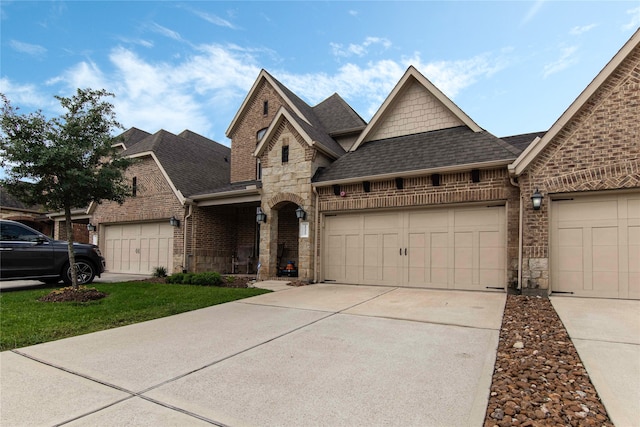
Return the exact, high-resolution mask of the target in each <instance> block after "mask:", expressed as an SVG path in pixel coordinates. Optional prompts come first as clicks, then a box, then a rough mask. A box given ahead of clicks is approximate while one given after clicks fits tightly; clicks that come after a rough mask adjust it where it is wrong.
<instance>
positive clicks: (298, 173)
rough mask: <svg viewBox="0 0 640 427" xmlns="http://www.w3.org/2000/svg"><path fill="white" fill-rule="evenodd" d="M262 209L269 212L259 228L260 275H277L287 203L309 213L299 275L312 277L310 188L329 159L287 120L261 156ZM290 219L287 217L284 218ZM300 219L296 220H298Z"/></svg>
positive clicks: (300, 248) (301, 244)
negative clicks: (285, 148)
mask: <svg viewBox="0 0 640 427" xmlns="http://www.w3.org/2000/svg"><path fill="white" fill-rule="evenodd" d="M283 145H288V146H289V161H288V162H286V163H283V162H282V147H283ZM261 163H262V209H263V211H264V212H265V213H266V214H267V224H263V225H261V227H260V263H261V270H260V278H266V277H273V276H275V275H276V273H277V271H276V258H277V246H278V241H279V238H278V232H279V230H278V224H279V222H280V220H281V218H280V217H279V216H280V213H281V212H280V210H281V209H282V208H283V207H285V206H287V204H288V203H294V204H296V205H299V206H302V208H303V209H304V210H305V211H306V213H307V218H306V221H307V222H309V226H310V228H311V229H310V235H309V237H308V238H299V239H298V255H297V257H298V277H299V278H300V279H301V280H311V279H312V278H313V252H312V248H314V247H315V244H314V231H313V226H314V224H315V218H314V215H315V199H314V196H313V190H312V188H311V176H313V173H314V172H315V171H316V169H317V167H318V166H320V165H322V166H324V165H326V164H328V160H327V159H326V158H324V157H323V156H322V155H320V154H319V153H318V152H317V151H316V150H315V149H313V148H311V147H310V146H309V145H308V144H307V143H306V142H305V141H304V140H303V139H302V137H301V136H300V135H299V134H298V132H297V131H296V130H295V129H294V128H293V127H292V126H291V125H290V124H289V123H287V122H286V121H284V122H283V123H282V124H281V126H280V128H279V129H278V130H277V132H276V133H275V134H274V136H273V138H272V139H271V141H270V143H269V146H268V147H267V148H266V149H265V150H264V152H263V154H262V156H261ZM282 220H283V221H287V219H282ZM296 221H297V220H296Z"/></svg>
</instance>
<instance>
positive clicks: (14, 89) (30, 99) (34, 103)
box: [0, 77, 55, 110]
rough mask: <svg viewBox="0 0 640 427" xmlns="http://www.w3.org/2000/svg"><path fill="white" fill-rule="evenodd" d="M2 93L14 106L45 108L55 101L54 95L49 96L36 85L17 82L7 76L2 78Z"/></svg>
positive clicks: (0, 80) (34, 108)
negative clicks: (43, 93)
mask: <svg viewBox="0 0 640 427" xmlns="http://www.w3.org/2000/svg"><path fill="white" fill-rule="evenodd" d="M0 93H3V94H5V96H6V97H7V98H8V99H9V101H10V102H11V105H13V106H14V107H22V108H24V109H28V110H37V109H45V107H47V106H50V105H53V104H54V103H55V102H54V101H55V99H54V98H53V96H49V97H48V98H47V97H46V96H44V95H42V94H41V93H40V92H39V91H38V88H36V86H34V85H32V84H28V85H21V84H17V83H14V82H12V81H11V80H9V79H8V78H6V77H2V78H0Z"/></svg>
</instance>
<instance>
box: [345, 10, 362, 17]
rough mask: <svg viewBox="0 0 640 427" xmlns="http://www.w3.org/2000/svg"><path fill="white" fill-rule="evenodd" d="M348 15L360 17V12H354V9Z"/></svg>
mask: <svg viewBox="0 0 640 427" xmlns="http://www.w3.org/2000/svg"><path fill="white" fill-rule="evenodd" d="M347 13H348V14H349V15H351V16H358V15H359V12H358V11H357V10H353V9H351V10H349V12H347Z"/></svg>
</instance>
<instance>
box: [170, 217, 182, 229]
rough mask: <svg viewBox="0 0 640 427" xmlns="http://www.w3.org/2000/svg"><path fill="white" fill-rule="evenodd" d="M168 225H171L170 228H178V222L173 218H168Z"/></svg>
mask: <svg viewBox="0 0 640 427" xmlns="http://www.w3.org/2000/svg"><path fill="white" fill-rule="evenodd" d="M169 224H171V226H172V227H180V220H179V219H177V218H176V217H175V216H171V218H169Z"/></svg>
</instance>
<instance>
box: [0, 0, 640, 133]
mask: <svg viewBox="0 0 640 427" xmlns="http://www.w3.org/2000/svg"><path fill="white" fill-rule="evenodd" d="M638 27H640V1H638V0H635V1H588V2H579V1H552V0H548V1H541V0H540V1H491V2H488V1H410V2H388V1H354V2H349V1H323V2H319V1H318V2H316V1H282V2H273V1H251V2H249V1H233V2H226V1H24V0H19V1H12V0H0V49H1V50H0V93H3V94H5V95H6V96H7V97H8V99H9V100H10V102H11V104H12V105H13V106H15V107H19V108H20V111H21V112H23V113H28V112H32V111H35V110H42V112H43V113H44V114H45V116H47V117H54V116H57V115H59V114H61V113H62V111H61V110H60V106H59V103H58V101H57V100H56V99H55V98H54V95H59V96H72V95H73V94H75V92H76V89H77V88H92V89H106V90H107V91H109V92H112V93H114V94H115V97H114V98H110V102H112V103H113V104H114V106H115V111H116V114H117V119H118V121H119V122H121V123H122V124H123V126H124V127H125V128H130V127H137V128H139V129H143V130H145V131H147V132H150V133H155V132H157V131H158V130H160V129H164V130H167V131H170V132H173V133H180V132H181V131H183V130H185V129H189V130H191V131H194V132H197V133H199V134H201V135H203V136H206V137H208V138H211V139H213V140H215V141H218V142H220V143H223V144H225V145H230V142H231V141H230V140H229V139H228V138H227V137H226V135H225V134H226V130H227V128H228V126H229V124H230V123H231V120H232V119H233V117H234V115H235V113H236V112H237V110H238V109H239V107H240V105H241V104H242V102H243V100H244V98H245V97H246V95H247V93H248V91H249V89H250V88H251V86H252V84H253V83H254V81H255V79H256V78H257V76H258V74H259V72H260V70H261V69H265V70H267V71H268V72H269V73H270V74H271V75H272V76H274V77H275V78H276V79H278V80H279V81H280V82H282V83H283V84H284V85H285V86H287V87H288V88H289V89H291V90H292V91H293V92H295V93H296V94H297V95H298V96H300V97H301V98H302V99H303V100H305V101H306V102H307V103H309V104H310V105H312V106H313V105H316V104H318V103H320V102H321V101H323V100H324V99H326V98H327V97H329V96H331V95H332V94H333V93H336V92H337V93H338V94H340V95H341V96H342V97H343V98H344V99H345V100H346V101H347V102H348V103H349V104H350V105H351V106H352V107H353V108H354V110H355V111H356V112H357V113H358V114H360V116H362V118H363V119H365V120H366V121H369V120H370V119H371V117H372V116H373V115H374V114H375V112H376V111H377V110H378V108H379V107H380V105H381V104H382V103H383V102H384V100H385V98H386V97H387V96H388V94H389V93H390V92H391V90H392V89H393V87H394V86H395V84H396V83H397V82H398V81H399V79H400V78H401V77H402V75H403V73H404V72H405V71H406V70H407V68H408V67H409V66H410V65H413V66H415V67H416V68H417V69H418V71H420V72H421V73H422V74H423V75H425V77H427V78H428V79H429V80H430V81H431V82H432V83H433V84H435V85H436V86H437V87H438V88H439V89H440V90H441V91H443V92H444V93H445V95H447V96H448V97H449V98H451V99H452V100H453V102H455V103H456V104H457V105H458V106H459V107H460V108H461V109H462V110H463V111H464V112H465V113H467V115H469V116H470V117H471V118H472V119H473V120H474V121H475V122H476V123H477V124H478V125H479V126H480V127H482V128H484V129H486V130H487V131H489V132H491V133H493V134H494V135H496V136H499V137H503V136H510V135H515V134H522V133H528V132H537V131H543V130H547V129H549V128H550V127H551V126H552V125H553V123H554V122H555V121H556V120H557V119H558V118H559V117H560V115H561V114H562V113H563V112H564V111H565V110H566V109H567V108H568V107H569V105H570V104H571V103H572V102H573V101H574V100H575V99H576V98H577V97H578V95H579V94H580V92H581V91H582V90H584V89H585V87H586V86H587V85H588V84H589V83H590V82H591V80H592V79H593V78H594V77H595V76H596V75H597V74H598V72H600V70H602V68H604V66H605V65H606V64H607V62H608V61H609V60H610V59H611V58H612V57H613V56H614V55H615V54H616V52H617V51H618V50H619V49H620V48H621V47H622V46H623V45H624V43H625V42H626V41H627V40H628V39H629V38H630V37H631V36H632V35H633V33H634V32H635V31H636V30H637V29H638Z"/></svg>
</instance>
